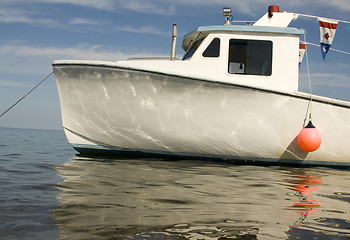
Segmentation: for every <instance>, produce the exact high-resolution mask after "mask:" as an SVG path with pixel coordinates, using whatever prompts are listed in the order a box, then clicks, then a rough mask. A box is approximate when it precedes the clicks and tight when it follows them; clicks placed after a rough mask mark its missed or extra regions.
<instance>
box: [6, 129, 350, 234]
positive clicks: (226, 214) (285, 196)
mask: <svg viewBox="0 0 350 240" xmlns="http://www.w3.org/2000/svg"><path fill="white" fill-rule="evenodd" d="M0 136H1V138H0V239H138V240H139V239H167V240H168V239H172V240H173V239H181V240H182V239H222V240H223V239H241V240H242V239H246V240H252V239H350V187H349V186H350V171H349V170H339V169H329V168H293V167H262V166H249V165H234V164H232V163H225V162H211V161H198V160H193V161H190V160H181V159H179V160H172V161H168V160H164V159H140V158H139V159H123V158H96V157H95V158H93V157H83V156H79V155H78V154H77V153H76V152H75V151H74V150H73V149H72V148H71V147H70V146H69V144H68V143H67V141H66V139H65V136H64V134H63V131H45V130H27V129H8V128H0Z"/></svg>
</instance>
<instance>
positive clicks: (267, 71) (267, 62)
mask: <svg viewBox="0 0 350 240" xmlns="http://www.w3.org/2000/svg"><path fill="white" fill-rule="evenodd" d="M228 63H229V66H228V69H229V73H233V74H250V75H264V76H270V75H271V73H272V42H271V41H260V40H241V39H231V40H230V47H229V60H228Z"/></svg>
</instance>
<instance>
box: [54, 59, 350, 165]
mask: <svg viewBox="0 0 350 240" xmlns="http://www.w3.org/2000/svg"><path fill="white" fill-rule="evenodd" d="M54 74H55V78H56V81H57V86H58V92H59V96H60V103H61V111H62V122H63V127H64V129H65V133H66V136H67V139H68V141H69V142H70V144H71V145H72V146H73V147H74V148H75V149H76V150H77V151H79V152H80V153H97V154H101V153H109V154H123V155H125V154H131V155H135V154H136V155H153V156H154V155H156V156H172V157H190V158H197V157H199V158H215V159H226V160H233V161H240V162H248V163H250V162H253V163H264V164H281V165H282V164H305V165H314V164H316V165H327V166H350V149H349V146H350V145H349V143H350V109H349V107H347V106H340V105H337V104H332V103H327V102H326V101H323V102H322V101H315V100H314V101H313V103H312V117H313V123H314V125H315V126H316V127H317V128H318V130H319V131H320V132H321V135H322V144H321V147H320V148H319V149H318V150H317V151H315V152H311V153H308V152H304V151H303V150H302V149H300V147H299V146H298V144H297V136H298V134H299V132H300V130H301V128H302V126H303V122H304V119H305V114H306V111H307V108H308V104H309V100H308V99H307V98H306V97H302V96H299V95H293V94H287V93H281V92H273V91H267V90H261V89H254V88H249V87H244V86H237V85H233V84H232V85H231V84H223V83H219V82H212V81H206V80H204V79H192V78H188V77H182V76H175V75H167V74H164V73H158V72H150V71H141V70H137V69H128V68H122V67H118V66H102V65H100V66H99V65H88V64H86V65H84V64H81V65H78V64H76V65H74V64H57V65H54Z"/></svg>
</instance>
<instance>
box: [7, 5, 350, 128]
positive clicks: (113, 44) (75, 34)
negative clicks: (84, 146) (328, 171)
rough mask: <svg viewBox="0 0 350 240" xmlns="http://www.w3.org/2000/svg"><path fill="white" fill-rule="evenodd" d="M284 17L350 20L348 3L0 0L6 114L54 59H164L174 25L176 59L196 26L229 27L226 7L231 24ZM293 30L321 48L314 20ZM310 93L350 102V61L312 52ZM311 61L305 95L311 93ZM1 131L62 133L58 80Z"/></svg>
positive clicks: (341, 43) (343, 34) (348, 32)
mask: <svg viewBox="0 0 350 240" xmlns="http://www.w3.org/2000/svg"><path fill="white" fill-rule="evenodd" d="M272 4H276V5H279V6H280V10H281V11H287V12H294V13H302V14H308V15H314V16H322V17H327V18H333V19H340V20H345V21H350V3H349V0H332V1H329V0H327V1H326V0H308V1H305V0H293V1H290V0H288V1H287V0H280V1H269V0H245V1H242V0H176V1H174V0H0V114H1V113H2V112H4V111H5V110H6V109H8V108H9V107H10V106H11V105H12V104H13V103H15V102H16V101H17V100H18V99H20V98H21V97H22V96H23V95H25V94H26V93H27V92H28V91H29V90H30V89H32V88H33V87H34V86H35V85H36V84H37V83H39V82H40V81H41V80H42V79H44V78H45V77H46V76H47V75H48V74H49V73H51V72H52V62H53V61H54V60H106V61H118V60H126V59H128V58H131V57H166V56H170V52H171V32H172V25H173V24H174V23H176V24H177V27H178V39H177V51H176V55H177V57H178V58H181V57H182V56H183V54H184V51H183V50H182V49H181V43H182V38H183V36H184V35H186V34H187V33H188V32H191V31H192V30H194V29H195V28H197V27H198V26H206V25H220V24H224V22H225V21H224V20H225V19H224V18H223V16H222V8H223V7H230V8H231V9H232V15H233V20H237V21H240V20H243V21H249V22H254V21H257V20H258V19H259V18H260V17H261V16H262V15H264V14H265V13H266V11H267V8H268V6H269V5H272ZM290 26H291V27H297V28H303V29H305V30H306V32H307V34H306V40H307V41H308V42H311V43H314V44H319V39H320V34H319V27H318V22H317V20H316V19H312V18H303V17H299V18H298V19H297V20H295V21H293V22H292V23H291V25H290ZM349 39H350V24H346V23H339V25H338V28H337V32H336V35H335V39H334V41H333V44H332V48H334V49H338V50H342V51H345V52H350V44H349ZM308 56H309V63H310V68H309V69H310V77H311V82H312V92H313V93H314V94H317V95H322V96H327V97H332V98H338V99H342V100H346V101H350V65H349V62H350V55H348V54H344V53H339V52H336V51H332V50H331V51H330V52H329V53H328V55H327V57H326V62H325V61H323V60H322V57H321V51H320V48H319V47H315V46H309V47H308ZM307 79H308V77H307V68H306V60H305V58H304V61H303V64H302V66H301V68H300V82H299V90H300V91H307V92H308V91H309V86H308V80H307ZM0 127H13V128H34V129H53V130H59V129H62V123H61V112H60V105H59V98H58V93H57V88H56V83H55V79H54V77H53V76H51V77H49V78H48V79H47V80H46V81H45V82H44V83H43V84H42V85H40V86H39V87H38V88H37V89H35V90H34V91H33V92H32V93H31V94H30V95H28V96H27V97H26V98H24V99H23V101H21V102H20V103H19V104H18V105H16V106H15V107H14V108H12V109H11V110H10V111H9V112H7V113H6V114H5V115H4V116H2V117H1V118H0Z"/></svg>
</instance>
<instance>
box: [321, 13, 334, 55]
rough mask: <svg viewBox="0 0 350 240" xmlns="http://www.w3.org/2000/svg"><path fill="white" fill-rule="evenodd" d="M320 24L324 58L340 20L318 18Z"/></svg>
mask: <svg viewBox="0 0 350 240" xmlns="http://www.w3.org/2000/svg"><path fill="white" fill-rule="evenodd" d="M318 23H319V25H320V43H321V52H322V57H323V60H324V59H325V58H326V55H327V53H328V50H329V48H330V47H331V45H332V42H333V39H334V36H335V31H336V29H337V26H338V21H337V20H333V19H327V18H318Z"/></svg>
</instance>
